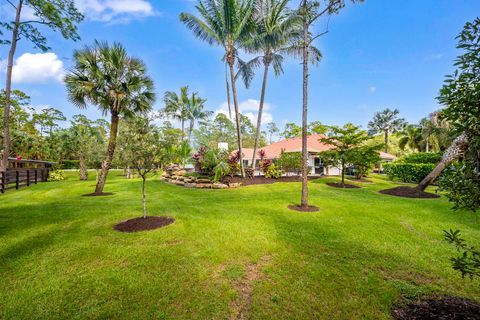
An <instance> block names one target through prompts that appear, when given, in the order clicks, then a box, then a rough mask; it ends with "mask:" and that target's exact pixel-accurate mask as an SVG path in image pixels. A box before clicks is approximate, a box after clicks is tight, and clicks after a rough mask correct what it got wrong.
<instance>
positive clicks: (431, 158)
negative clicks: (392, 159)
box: [396, 152, 442, 164]
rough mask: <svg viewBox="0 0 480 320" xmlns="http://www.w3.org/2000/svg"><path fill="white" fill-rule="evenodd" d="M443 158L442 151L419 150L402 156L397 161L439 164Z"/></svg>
mask: <svg viewBox="0 0 480 320" xmlns="http://www.w3.org/2000/svg"><path fill="white" fill-rule="evenodd" d="M441 159H442V155H441V154H440V153H433V152H418V153H412V154H408V155H406V156H403V157H401V158H400V159H398V160H397V161H396V163H418V164H429V163H430V164H437V163H438V162H440V160H441Z"/></svg>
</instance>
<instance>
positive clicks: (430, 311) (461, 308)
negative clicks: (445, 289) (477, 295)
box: [392, 297, 480, 320]
mask: <svg viewBox="0 0 480 320" xmlns="http://www.w3.org/2000/svg"><path fill="white" fill-rule="evenodd" d="M392 316H393V318H394V319H396V320H428V319H431V320H433V319H449V320H460V319H461V320H479V319H480V304H478V303H475V302H473V301H470V300H466V299H462V298H457V297H442V298H432V299H427V300H423V301H418V302H415V303H411V304H407V305H404V306H399V307H396V308H394V309H393V310H392Z"/></svg>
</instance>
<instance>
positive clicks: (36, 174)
mask: <svg viewBox="0 0 480 320" xmlns="http://www.w3.org/2000/svg"><path fill="white" fill-rule="evenodd" d="M37 181H38V170H37V169H35V184H37Z"/></svg>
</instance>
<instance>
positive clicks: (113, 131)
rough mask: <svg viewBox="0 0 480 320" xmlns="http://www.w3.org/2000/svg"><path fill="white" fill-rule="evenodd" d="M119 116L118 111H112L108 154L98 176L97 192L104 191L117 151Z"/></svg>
mask: <svg viewBox="0 0 480 320" xmlns="http://www.w3.org/2000/svg"><path fill="white" fill-rule="evenodd" d="M118 122H119V117H118V114H117V112H116V111H112V116H111V124H110V139H109V141H108V148H107V156H106V158H105V161H104V162H103V164H102V171H101V172H100V176H99V177H98V181H97V186H96V188H95V193H97V194H99V193H103V188H104V187H105V182H106V181H107V175H108V170H110V166H111V165H112V160H113V155H114V153H115V147H116V144H117V132H118Z"/></svg>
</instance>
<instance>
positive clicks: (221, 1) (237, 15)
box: [180, 0, 254, 177]
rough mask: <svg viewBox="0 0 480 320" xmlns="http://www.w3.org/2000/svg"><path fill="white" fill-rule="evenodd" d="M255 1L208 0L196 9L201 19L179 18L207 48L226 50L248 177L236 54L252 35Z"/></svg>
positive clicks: (238, 134) (184, 14)
mask: <svg viewBox="0 0 480 320" xmlns="http://www.w3.org/2000/svg"><path fill="white" fill-rule="evenodd" d="M253 3H254V0H205V1H199V3H198V5H197V6H196V8H197V10H198V12H199V13H200V16H201V17H196V16H195V15H192V14H189V13H182V14H180V20H181V21H182V22H183V23H185V24H186V26H187V27H188V28H189V29H191V30H192V31H193V33H194V34H195V36H197V37H198V38H199V39H201V40H203V41H206V42H207V43H208V44H210V45H213V44H216V45H218V46H221V47H222V48H223V49H224V50H225V54H224V57H225V61H226V62H227V64H228V66H229V69H230V83H231V86H232V94H233V104H234V108H235V120H236V125H237V141H238V150H239V151H240V169H241V173H242V176H243V177H244V176H245V170H244V167H243V154H242V133H241V131H240V116H239V110H238V97H237V88H236V84H235V70H234V66H235V62H236V58H237V51H238V49H239V48H240V47H242V46H243V43H244V41H245V39H246V38H247V36H248V35H250V33H251V32H250V31H251V16H252V13H253V10H254V6H253Z"/></svg>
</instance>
